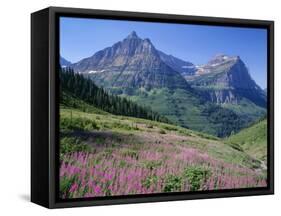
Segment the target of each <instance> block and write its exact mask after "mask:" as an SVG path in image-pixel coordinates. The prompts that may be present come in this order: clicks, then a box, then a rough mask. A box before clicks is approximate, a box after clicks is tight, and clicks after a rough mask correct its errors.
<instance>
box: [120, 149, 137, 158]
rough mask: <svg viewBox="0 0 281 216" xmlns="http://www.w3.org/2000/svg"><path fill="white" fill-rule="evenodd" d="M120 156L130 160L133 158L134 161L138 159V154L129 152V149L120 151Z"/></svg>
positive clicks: (133, 151)
mask: <svg viewBox="0 0 281 216" xmlns="http://www.w3.org/2000/svg"><path fill="white" fill-rule="evenodd" d="M121 154H122V156H124V157H131V158H135V159H138V158H139V153H138V152H137V151H135V150H131V149H124V150H122V152H121Z"/></svg>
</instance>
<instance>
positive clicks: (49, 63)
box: [31, 7, 274, 208]
mask: <svg viewBox="0 0 281 216" xmlns="http://www.w3.org/2000/svg"><path fill="white" fill-rule="evenodd" d="M60 16H70V17H86V18H102V19H117V20H131V21H132V20H133V21H146V22H164V23H186V24H197V25H213V26H233V27H248V28H265V29H267V36H268V37H267V40H268V41H267V47H268V50H267V60H268V64H267V65H268V66H267V67H268V68H267V71H268V74H267V76H268V79H267V87H268V104H267V108H268V148H267V151H268V161H267V162H268V184H267V187H265V188H247V189H229V190H217V191H200V192H199V191H198V192H176V193H165V194H164V193H163V194H149V195H126V196H112V197H98V198H79V199H71V200H60V199H59V197H58V196H57V195H58V185H59V182H58V170H59V166H58V163H59V155H58V152H59V149H58V148H59V145H58V144H57V143H58V138H59V126H58V125H59V124H58V123H59V118H58V117H59V116H58V115H59V112H58V110H59V103H58V86H59V79H58V75H57V74H56V70H57V69H58V67H59V40H58V36H59V26H58V18H59V17H60ZM273 193H274V22H273V21H264V20H247V19H232V18H215V17H202V16H185V15H171V14H155V13H139V12H125V11H109V10H93V9H76V8H62V7H49V8H46V9H43V10H40V11H37V12H34V13H32V14H31V201H32V202H34V203H37V204H39V205H42V206H45V207H47V208H64V207H79V206H93V205H111V204H127V203H144V202H160V201H172V200H191V199H205V198H220V197H238V196H250V195H267V194H273Z"/></svg>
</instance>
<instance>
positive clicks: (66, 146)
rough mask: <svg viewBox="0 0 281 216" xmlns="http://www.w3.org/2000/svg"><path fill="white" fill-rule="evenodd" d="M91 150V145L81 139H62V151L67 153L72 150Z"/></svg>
mask: <svg viewBox="0 0 281 216" xmlns="http://www.w3.org/2000/svg"><path fill="white" fill-rule="evenodd" d="M81 151H82V152H89V151H91V147H89V146H88V145H86V144H82V141H81V139H79V138H74V137H63V138H61V140H60V153H61V154H66V153H71V152H81Z"/></svg>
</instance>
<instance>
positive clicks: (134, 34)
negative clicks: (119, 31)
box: [126, 31, 139, 39]
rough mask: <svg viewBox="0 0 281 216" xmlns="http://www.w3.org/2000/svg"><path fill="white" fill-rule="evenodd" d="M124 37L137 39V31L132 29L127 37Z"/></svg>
mask: <svg viewBox="0 0 281 216" xmlns="http://www.w3.org/2000/svg"><path fill="white" fill-rule="evenodd" d="M126 39H139V37H138V35H137V33H136V32H135V31H132V32H131V33H130V34H129V35H128V36H127V37H126Z"/></svg>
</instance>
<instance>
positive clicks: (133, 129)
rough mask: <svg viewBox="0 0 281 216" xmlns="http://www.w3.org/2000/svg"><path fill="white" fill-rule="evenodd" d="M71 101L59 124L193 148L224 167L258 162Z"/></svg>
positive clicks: (206, 138) (175, 130) (193, 136)
mask: <svg viewBox="0 0 281 216" xmlns="http://www.w3.org/2000/svg"><path fill="white" fill-rule="evenodd" d="M68 97H69V98H68V99H70V98H71V97H70V96H68ZM71 101H76V105H75V106H76V107H77V108H76V109H73V108H70V107H69V105H68V107H66V105H65V104H64V105H62V106H61V119H62V120H64V119H68V120H69V119H70V118H73V119H77V118H78V119H82V120H85V121H88V120H89V121H93V122H94V124H95V125H97V128H98V129H97V130H98V131H111V132H112V133H116V134H122V137H127V140H130V142H131V143H132V142H133V143H143V142H151V143H154V142H156V141H157V140H158V139H159V140H162V142H165V143H167V142H173V143H174V144H179V145H184V146H189V147H192V148H196V149H198V150H200V151H202V152H204V153H207V154H209V155H211V156H212V157H214V158H216V159H219V160H223V161H225V162H227V163H234V164H237V165H241V166H245V167H249V168H255V167H257V166H259V163H258V161H256V160H254V159H253V158H252V157H250V156H249V155H248V154H246V153H244V152H243V151H241V149H239V148H237V147H236V146H233V145H226V144H224V143H223V141H222V140H220V139H218V138H217V137H213V136H211V135H208V134H205V133H200V132H197V131H193V130H189V129H186V128H182V127H180V126H175V125H170V124H165V123H160V122H155V121H150V120H145V119H139V118H133V117H124V116H117V115H112V114H109V113H106V112H104V111H101V110H99V109H96V108H94V107H92V106H90V105H87V104H86V103H84V102H82V101H79V100H78V99H75V98H73V99H72V100H71ZM78 104H80V105H78ZM81 107H83V109H85V107H86V112H83V111H82V110H81ZM133 135H135V136H133ZM141 137H146V138H147V139H146V140H143V139H142V138H141ZM124 141H126V139H121V140H119V139H116V140H115V142H117V144H120V143H119V142H124Z"/></svg>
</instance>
